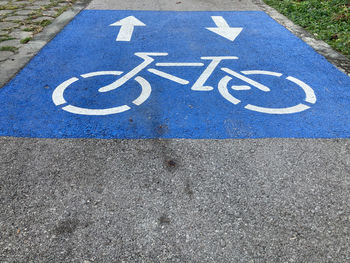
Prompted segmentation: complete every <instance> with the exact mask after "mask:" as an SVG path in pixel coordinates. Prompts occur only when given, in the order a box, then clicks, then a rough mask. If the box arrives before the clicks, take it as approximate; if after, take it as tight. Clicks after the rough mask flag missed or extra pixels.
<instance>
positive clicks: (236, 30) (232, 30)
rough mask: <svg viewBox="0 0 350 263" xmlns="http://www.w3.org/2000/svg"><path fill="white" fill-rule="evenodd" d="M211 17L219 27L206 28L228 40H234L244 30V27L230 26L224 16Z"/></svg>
mask: <svg viewBox="0 0 350 263" xmlns="http://www.w3.org/2000/svg"><path fill="white" fill-rule="evenodd" d="M211 18H212V19H213V21H214V23H215V25H216V26H217V27H207V28H206V29H208V30H210V31H212V32H214V33H215V34H218V35H220V36H222V37H224V38H227V39H228V40H231V41H234V40H235V39H236V37H238V35H239V34H240V33H241V31H242V30H243V27H230V26H229V25H228V24H227V22H226V20H225V19H224V18H223V17H222V16H212V17H211Z"/></svg>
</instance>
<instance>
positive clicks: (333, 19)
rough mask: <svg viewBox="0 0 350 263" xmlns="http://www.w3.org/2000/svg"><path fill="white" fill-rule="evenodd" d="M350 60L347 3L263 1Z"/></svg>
mask: <svg viewBox="0 0 350 263" xmlns="http://www.w3.org/2000/svg"><path fill="white" fill-rule="evenodd" d="M264 1H265V3H266V4H268V5H270V6H272V7H274V8H275V9H277V10H278V11H279V12H280V13H282V14H283V15H285V16H287V17H288V18H289V19H291V20H292V21H293V22H295V23H296V24H298V25H300V26H302V27H304V28H305V29H306V30H308V31H309V32H312V33H313V34H314V36H315V37H316V38H317V39H322V40H323V41H325V42H327V43H328V44H329V45H330V46H332V47H333V48H334V49H336V50H338V51H339V52H341V53H343V54H344V55H345V56H347V57H348V58H350V1H349V0H264Z"/></svg>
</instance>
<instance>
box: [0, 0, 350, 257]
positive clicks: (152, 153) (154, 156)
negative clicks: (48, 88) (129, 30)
mask: <svg viewBox="0 0 350 263" xmlns="http://www.w3.org/2000/svg"><path fill="white" fill-rule="evenodd" d="M87 9H118V10H119V9H120V10H175V11H197V10H205V11H217V10H222V11H225V10H259V8H258V7H257V6H256V5H254V4H253V3H251V1H228V0H223V1H204V0H191V1H178V0H176V1H173V0H172V1H168V0H164V1H163V0H158V1H151V0H147V1H129V2H128V1H119V0H118V1H112V0H108V1H100V0H99V1H98V0H94V1H92V2H91V4H90V5H89V6H88V7H87ZM271 128H273V127H271ZM0 145H1V147H0V157H1V158H0V167H1V170H0V180H1V183H0V202H1V203H0V261H1V262H82V263H87V262H108V263H114V262H115V263H116V262H249V263H253V262H254V263H255V262H318V263H320V262H350V238H349V237H350V202H349V197H350V188H349V187H350V185H349V184H350V141H349V140H348V139H336V138H335V139H291V138H278V139H274V138H270V139H225V140H212V139H108V140H105V139H38V138H15V137H1V138H0Z"/></svg>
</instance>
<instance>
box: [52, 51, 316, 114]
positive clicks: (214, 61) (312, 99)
mask: <svg viewBox="0 0 350 263" xmlns="http://www.w3.org/2000/svg"><path fill="white" fill-rule="evenodd" d="M135 55H136V56H137V57H140V58H142V59H143V62H142V63H141V64H139V65H138V66H136V67H135V68H134V69H132V70H131V71H130V72H128V73H126V74H124V75H122V74H123V72H122V71H97V72H90V73H87V74H83V75H81V76H80V77H81V78H83V79H85V78H92V77H96V76H106V75H114V76H120V75H122V76H121V77H120V78H118V79H117V80H116V81H114V82H113V83H111V84H109V85H107V86H104V87H101V88H99V90H98V91H99V92H108V91H111V90H114V89H117V88H118V87H121V86H122V85H123V84H125V83H126V82H127V81H129V80H130V79H132V78H134V80H135V81H136V82H137V83H138V84H139V85H140V86H141V94H140V95H139V96H138V97H137V98H136V99H135V100H133V101H132V104H134V105H136V106H139V105H141V104H142V103H144V102H145V101H146V100H147V99H148V98H149V96H150V95H151V92H152V88H151V85H150V83H149V82H148V81H147V80H145V79H144V78H142V77H140V76H137V75H138V73H140V72H141V71H142V70H143V69H145V68H146V67H147V66H148V65H150V64H151V63H152V62H153V61H154V60H155V59H154V58H153V57H156V56H167V55H168V53H154V52H138V53H135ZM201 59H202V60H210V63H209V65H208V66H207V67H206V68H205V69H204V71H203V72H202V74H201V75H200V76H199V78H198V79H197V81H196V82H195V83H194V84H193V86H192V88H191V89H192V90H195V91H210V90H213V87H210V86H204V84H205V82H206V81H207V80H208V79H209V77H210V76H211V74H212V73H213V72H214V70H215V69H216V68H217V66H218V65H219V64H220V62H221V61H222V60H235V59H238V57H235V56H213V57H201ZM156 66H158V67H202V66H204V64H203V63H156ZM147 70H148V71H149V72H151V73H153V74H155V75H158V76H160V77H163V78H166V79H168V80H171V81H174V82H176V83H179V84H182V85H187V84H189V81H187V80H185V79H182V78H179V77H176V76H174V75H171V74H168V73H166V72H163V71H160V70H157V69H154V68H149V69H147ZM221 70H222V71H224V72H225V73H227V74H228V75H227V76H225V77H223V78H222V79H221V80H220V81H219V83H218V90H219V93H220V94H221V95H222V96H223V97H224V98H225V99H226V100H228V101H229V102H231V103H233V104H235V105H236V104H239V103H241V101H240V100H239V99H237V98H236V97H234V96H232V95H231V94H230V93H229V89H228V83H229V81H230V80H232V77H235V78H238V79H240V80H242V81H244V82H246V83H247V84H249V85H250V86H253V87H255V88H258V89H259V90H261V91H264V92H269V91H270V88H269V87H267V86H265V85H263V84H261V83H258V82H256V81H254V80H252V79H250V78H248V77H246V76H247V75H261V74H262V75H270V76H275V77H278V78H280V77H281V76H282V74H281V73H278V72H272V71H266V70H245V71H241V72H240V73H238V72H235V71H233V70H231V69H229V68H221ZM286 79H287V80H288V81H291V82H293V83H294V84H296V85H297V86H299V87H300V88H301V89H303V91H304V93H305V98H304V101H305V102H308V103H310V104H315V103H316V96H315V93H314V91H313V89H312V88H311V87H310V86H309V85H307V84H305V83H304V82H303V81H301V80H299V79H297V78H295V77H291V76H288V77H286ZM78 80H79V78H77V77H72V78H70V79H68V80H66V81H65V82H63V83H61V84H60V85H59V86H57V87H56V88H55V90H54V91H53V94H52V100H53V102H54V104H55V105H56V106H60V105H63V104H67V101H66V100H65V98H64V92H65V90H66V89H67V88H68V87H69V86H70V85H71V84H73V83H74V82H76V81H78ZM249 85H239V86H231V89H233V90H249V89H251V87H250V86H249ZM244 108H245V109H247V110H251V111H256V112H261V113H267V114H291V113H297V112H301V111H304V110H307V109H309V108H310V106H308V105H306V104H304V103H299V104H297V105H295V106H292V107H285V108H269V107H261V106H256V105H252V104H246V105H244ZM62 109H63V110H65V111H67V112H70V113H74V114H81V115H110V114H116V113H122V112H125V111H127V110H130V109H131V107H130V106H129V105H126V104H124V105H120V106H116V107H112V108H105V109H89V108H82V107H77V106H74V105H67V106H64V107H62Z"/></svg>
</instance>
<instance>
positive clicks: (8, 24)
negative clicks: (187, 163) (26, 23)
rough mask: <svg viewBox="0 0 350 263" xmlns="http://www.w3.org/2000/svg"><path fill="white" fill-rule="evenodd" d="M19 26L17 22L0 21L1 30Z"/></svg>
mask: <svg viewBox="0 0 350 263" xmlns="http://www.w3.org/2000/svg"><path fill="white" fill-rule="evenodd" d="M14 27H17V24H16V23H12V22H1V23H0V30H4V29H5V30H6V29H8V28H14Z"/></svg>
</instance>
